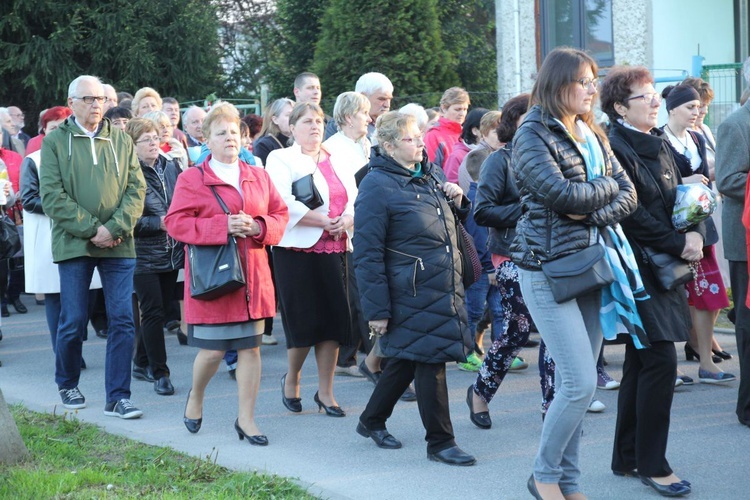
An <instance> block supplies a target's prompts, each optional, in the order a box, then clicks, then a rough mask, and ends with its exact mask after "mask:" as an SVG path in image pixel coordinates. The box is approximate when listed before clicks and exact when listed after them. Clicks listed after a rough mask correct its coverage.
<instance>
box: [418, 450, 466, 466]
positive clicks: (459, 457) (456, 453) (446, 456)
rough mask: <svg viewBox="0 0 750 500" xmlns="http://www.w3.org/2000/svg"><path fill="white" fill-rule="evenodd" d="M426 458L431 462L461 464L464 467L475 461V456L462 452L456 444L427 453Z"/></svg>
mask: <svg viewBox="0 0 750 500" xmlns="http://www.w3.org/2000/svg"><path fill="white" fill-rule="evenodd" d="M427 458H429V459H430V460H432V461H433V462H442V463H444V464H448V465H461V466H464V467H466V466H469V465H474V464H475V463H477V459H476V458H474V457H473V456H472V455H469V454H468V453H466V452H464V451H463V450H462V449H461V448H459V447H458V446H451V447H450V448H446V449H445V450H440V451H437V452H435V453H427Z"/></svg>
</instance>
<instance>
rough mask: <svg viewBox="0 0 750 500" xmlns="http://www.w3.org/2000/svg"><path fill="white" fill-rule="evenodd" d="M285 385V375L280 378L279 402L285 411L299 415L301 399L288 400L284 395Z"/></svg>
mask: <svg viewBox="0 0 750 500" xmlns="http://www.w3.org/2000/svg"><path fill="white" fill-rule="evenodd" d="M285 385H286V373H285V374H284V376H283V377H281V402H282V403H284V406H285V407H286V409H287V410H289V411H293V412H294V413H299V412H301V411H302V399H300V398H288V397H286V395H285V394H284V386H285Z"/></svg>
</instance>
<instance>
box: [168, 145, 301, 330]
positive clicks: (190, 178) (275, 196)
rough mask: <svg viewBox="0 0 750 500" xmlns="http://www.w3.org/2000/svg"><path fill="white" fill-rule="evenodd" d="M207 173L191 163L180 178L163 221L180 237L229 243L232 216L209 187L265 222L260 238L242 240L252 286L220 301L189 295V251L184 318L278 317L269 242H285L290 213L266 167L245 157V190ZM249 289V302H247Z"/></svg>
mask: <svg viewBox="0 0 750 500" xmlns="http://www.w3.org/2000/svg"><path fill="white" fill-rule="evenodd" d="M209 160H210V156H209V158H207V159H206V161H205V162H204V163H203V164H202V165H201V168H202V169H203V173H201V171H200V170H199V169H198V168H196V167H191V168H188V169H187V170H185V171H184V172H183V173H182V174H180V176H179V177H178V178H177V186H176V187H175V190H174V197H173V198H172V204H171V205H170V207H169V212H168V213H167V216H166V218H165V219H164V223H165V225H166V226H167V232H168V233H169V235H170V236H172V237H173V238H174V239H176V240H178V241H182V242H184V243H189V244H194V245H223V244H225V243H226V242H227V241H228V237H229V234H228V219H227V216H226V214H224V212H223V211H222V209H221V207H220V206H219V203H218V201H217V200H216V198H215V197H214V195H213V193H212V192H211V189H210V186H214V187H215V188H216V192H217V193H218V194H219V196H220V197H221V199H222V200H224V203H225V204H226V205H227V207H228V208H229V211H230V212H231V213H232V214H237V213H239V211H240V210H243V211H244V212H245V213H246V214H249V215H252V216H253V217H254V218H255V220H256V221H257V222H258V223H259V224H260V226H261V232H260V234H258V235H257V236H254V237H248V238H237V243H238V245H239V248H240V255H241V258H242V260H243V265H244V268H245V274H246V281H247V290H245V289H244V288H241V289H239V290H236V291H234V292H231V293H229V294H227V295H224V296H223V297H219V298H218V299H215V300H194V299H193V298H192V297H191V296H190V285H189V283H190V266H189V263H188V258H187V252H185V254H186V256H185V319H186V320H187V322H188V323H190V324H193V325H195V324H217V323H237V322H242V321H249V320H251V319H261V318H270V317H273V316H275V315H276V302H275V299H274V288H273V281H272V280H271V270H270V268H269V267H268V256H267V255H266V250H265V246H266V245H275V244H276V243H278V242H279V241H280V240H281V236H282V235H283V234H284V228H285V227H286V223H287V221H288V220H289V214H288V211H287V208H286V204H285V203H284V200H282V199H281V196H280V195H279V193H278V192H277V191H276V188H275V187H274V185H273V183H272V182H271V179H270V178H269V177H268V174H267V173H266V171H265V170H263V169H262V168H258V167H253V166H251V165H248V164H246V163H243V162H242V161H240V188H241V190H242V197H240V194H239V193H238V192H237V190H236V189H235V188H234V187H233V186H230V185H228V184H225V183H224V182H223V181H222V180H221V179H219V178H218V177H217V176H216V174H214V172H213V171H212V170H211V167H209V166H208V163H209ZM246 292H247V293H248V294H249V300H246V298H245V297H246Z"/></svg>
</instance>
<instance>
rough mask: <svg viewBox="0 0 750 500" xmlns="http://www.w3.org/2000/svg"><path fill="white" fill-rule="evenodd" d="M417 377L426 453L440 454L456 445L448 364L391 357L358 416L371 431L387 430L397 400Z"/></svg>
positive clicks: (416, 383) (416, 384) (418, 399)
mask: <svg viewBox="0 0 750 500" xmlns="http://www.w3.org/2000/svg"><path fill="white" fill-rule="evenodd" d="M412 379H413V380H414V385H415V389H416V392H417V405H418V406H419V416H420V417H421V418H422V425H424V428H425V430H426V431H427V432H426V434H425V441H427V452H428V453H437V452H439V451H442V450H445V449H447V448H450V447H452V446H455V445H456V442H455V439H454V435H453V424H451V416H450V409H449V407H448V385H447V384H446V381H445V363H419V362H417V361H409V360H404V359H396V358H391V359H389V360H388V365H387V366H386V367H385V368H384V369H383V374H382V375H381V376H380V380H378V383H377V385H376V386H375V390H374V391H372V396H370V401H368V403H367V407H366V408H365V411H364V412H362V415H361V416H360V417H359V418H360V420H361V421H362V423H363V424H364V425H365V427H367V428H368V429H371V430H381V429H385V422H386V420H388V418H389V417H390V416H391V414H392V413H393V408H394V407H395V406H396V403H397V402H398V399H399V398H400V397H401V395H402V394H403V393H404V391H405V390H406V388H407V387H408V386H409V384H410V383H411V381H412Z"/></svg>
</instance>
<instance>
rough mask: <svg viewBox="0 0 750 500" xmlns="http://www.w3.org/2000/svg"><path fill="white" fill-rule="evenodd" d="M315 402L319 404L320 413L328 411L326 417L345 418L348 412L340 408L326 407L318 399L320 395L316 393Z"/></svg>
mask: <svg viewBox="0 0 750 500" xmlns="http://www.w3.org/2000/svg"><path fill="white" fill-rule="evenodd" d="M313 401H315V402H316V403H317V404H318V413H320V411H321V410H325V411H326V415H328V416H329V417H345V416H346V412H345V411H344V410H342V409H341V407H340V406H326V405H324V404H323V402H322V401H321V400H320V398H319V397H318V393H317V392H316V393H315V396H313Z"/></svg>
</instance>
